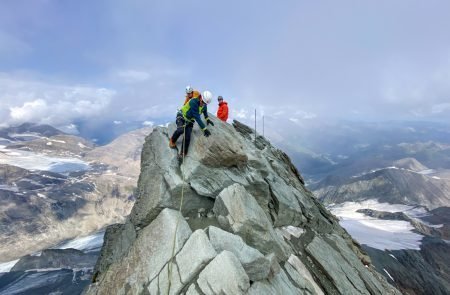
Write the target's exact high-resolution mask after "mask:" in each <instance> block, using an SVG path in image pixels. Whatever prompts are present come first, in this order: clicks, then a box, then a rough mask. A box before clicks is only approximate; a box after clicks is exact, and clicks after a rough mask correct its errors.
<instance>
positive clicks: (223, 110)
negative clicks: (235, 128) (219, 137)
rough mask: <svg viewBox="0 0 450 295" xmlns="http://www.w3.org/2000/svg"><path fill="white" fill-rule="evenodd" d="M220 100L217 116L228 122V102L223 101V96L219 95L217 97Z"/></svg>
mask: <svg viewBox="0 0 450 295" xmlns="http://www.w3.org/2000/svg"><path fill="white" fill-rule="evenodd" d="M217 100H218V101H219V109H218V110H217V118H219V119H220V120H222V121H224V122H226V121H227V120H228V103H227V102H225V101H223V97H222V96H219V97H218V98H217Z"/></svg>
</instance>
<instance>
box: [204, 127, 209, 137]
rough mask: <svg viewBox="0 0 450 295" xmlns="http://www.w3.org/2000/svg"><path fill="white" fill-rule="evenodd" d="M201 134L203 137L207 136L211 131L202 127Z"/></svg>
mask: <svg viewBox="0 0 450 295" xmlns="http://www.w3.org/2000/svg"><path fill="white" fill-rule="evenodd" d="M203 135H204V136H205V137H208V136H210V135H211V132H209V130H208V129H206V128H205V129H203Z"/></svg>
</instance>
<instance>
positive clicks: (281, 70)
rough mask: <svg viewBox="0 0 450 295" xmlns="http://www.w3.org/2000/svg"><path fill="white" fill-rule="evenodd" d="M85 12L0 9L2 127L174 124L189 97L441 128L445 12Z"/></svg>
mask: <svg viewBox="0 0 450 295" xmlns="http://www.w3.org/2000/svg"><path fill="white" fill-rule="evenodd" d="M82 2H83V1H82ZM82 2H74V3H69V2H61V1H52V0H50V1H48V0H37V1H33V2H32V3H30V2H29V1H23V0H18V1H8V2H2V3H1V4H0V98H1V102H0V106H1V109H0V116H1V117H0V118H1V119H0V124H15V123H19V122H22V121H27V120H31V121H35V122H41V123H44V122H46V123H51V124H66V123H71V122H74V121H76V120H77V119H83V120H84V119H89V118H95V119H96V120H98V119H99V117H102V118H104V119H105V120H110V121H111V122H113V121H126V120H141V121H155V120H156V121H157V120H158V119H161V118H173V116H174V114H175V112H176V109H177V107H179V105H180V103H181V102H182V100H183V96H184V93H183V90H184V86H185V85H187V84H191V85H193V86H194V87H196V88H198V89H200V90H205V89H208V90H211V91H212V92H213V94H215V95H222V96H223V97H224V98H225V100H227V101H228V102H229V105H230V108H231V115H232V116H233V117H235V118H240V119H245V118H247V119H251V117H252V116H253V112H254V109H255V108H257V109H258V115H259V116H262V115H264V116H266V117H272V118H277V117H278V118H283V119H286V120H290V121H291V122H294V123H296V124H302V122H305V121H310V120H317V121H321V120H327V119H339V118H341V119H342V118H343V119H356V120H358V119H360V120H391V119H402V120H405V119H407V120H408V119H409V120H414V119H420V120H428V119H430V120H443V121H448V120H450V119H449V118H450V106H449V101H450V38H448V31H449V30H450V17H449V15H448V11H450V4H449V3H447V2H443V1H434V0H431V1H427V3H424V2H420V1H408V0H399V1H387V0H381V1H376V2H361V3H357V4H355V3H354V1H339V2H331V1H287V2H283V3H279V2H273V1H265V0H263V1H256V0H251V1H227V2H226V3H225V2H223V3H222V2H217V1H206V0H201V1H194V2H192V1H181V0H180V1H166V2H155V1H143V0H142V1H141V0H132V1H127V2H123V1H95V2H86V3H82ZM80 85H81V86H80ZM210 109H211V111H215V109H216V106H215V105H212V106H211V107H210Z"/></svg>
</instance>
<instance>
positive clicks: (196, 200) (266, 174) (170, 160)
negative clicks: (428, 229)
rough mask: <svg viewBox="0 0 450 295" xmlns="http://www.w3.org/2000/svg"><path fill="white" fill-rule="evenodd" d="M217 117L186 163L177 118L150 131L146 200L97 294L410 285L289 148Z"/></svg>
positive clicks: (384, 290) (114, 238)
mask: <svg viewBox="0 0 450 295" xmlns="http://www.w3.org/2000/svg"><path fill="white" fill-rule="evenodd" d="M213 120H214V119H213ZM214 123H215V126H214V127H213V128H211V132H212V136H210V137H209V138H205V137H203V136H202V134H201V131H200V130H198V129H197V128H195V129H194V131H193V134H192V140H191V146H190V150H189V154H188V155H187V157H186V158H185V161H184V163H183V164H181V166H179V165H178V163H177V159H176V151H175V150H172V149H170V148H169V146H168V138H169V135H170V134H171V132H172V131H173V130H174V126H169V127H168V128H163V127H158V128H155V129H154V130H153V132H152V133H151V134H150V135H149V136H148V137H147V138H146V141H145V144H144V148H143V150H142V157H141V174H140V177H139V182H138V197H137V200H136V203H135V205H134V207H133V209H132V211H131V214H130V216H129V218H128V219H127V222H126V223H125V224H124V225H117V226H114V227H111V228H110V229H109V230H107V232H106V236H105V241H106V242H105V244H104V246H103V249H102V253H101V256H100V259H99V261H98V262H97V267H96V270H95V271H96V274H95V276H94V281H95V282H94V283H93V284H91V285H90V286H89V288H88V289H87V290H86V293H87V294H400V293H399V292H398V290H397V289H395V288H394V287H393V286H391V285H389V284H388V283H387V282H386V281H385V279H384V277H383V276H381V275H380V274H379V273H377V272H376V271H374V269H373V267H372V266H371V265H370V264H369V263H368V260H367V257H366V256H365V255H364V254H363V253H362V250H361V249H360V248H359V246H358V245H357V244H356V243H355V242H354V241H353V240H352V239H351V237H350V236H349V235H348V234H347V233H346V232H345V230H343V229H342V228H341V227H340V226H339V224H338V222H337V220H336V218H335V217H333V215H331V214H330V213H329V212H328V211H327V210H326V209H325V208H324V207H323V206H322V205H321V204H320V203H319V202H318V201H317V200H316V199H315V197H314V196H313V195H312V194H311V192H309V191H308V190H307V189H306V188H305V187H304V181H303V179H302V178H301V176H300V174H299V172H298V171H297V169H296V168H295V167H294V166H293V165H292V163H291V162H290V160H289V157H288V156H287V155H286V154H284V153H283V152H282V151H280V150H278V149H276V148H275V147H273V146H272V145H271V144H270V143H269V142H268V141H267V140H265V139H264V138H262V137H260V136H257V137H256V140H254V134H253V132H252V130H251V129H250V128H249V127H247V126H245V125H243V124H241V123H239V122H234V124H233V126H231V125H228V124H226V123H223V122H221V121H218V120H214ZM180 205H181V208H180ZM180 209H181V210H180ZM362 261H364V262H365V264H366V265H364V264H363V262H362Z"/></svg>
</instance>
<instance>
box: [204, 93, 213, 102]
mask: <svg viewBox="0 0 450 295" xmlns="http://www.w3.org/2000/svg"><path fill="white" fill-rule="evenodd" d="M212 97H213V95H212V93H211V92H209V91H208V90H206V91H203V95H202V100H203V102H204V103H206V104H209V103H210V102H211V100H212Z"/></svg>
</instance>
